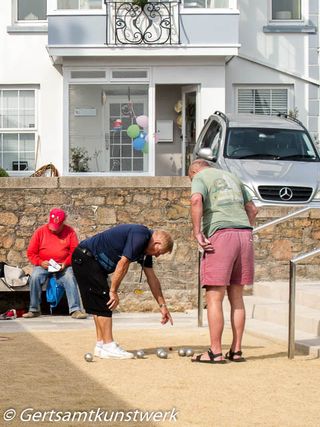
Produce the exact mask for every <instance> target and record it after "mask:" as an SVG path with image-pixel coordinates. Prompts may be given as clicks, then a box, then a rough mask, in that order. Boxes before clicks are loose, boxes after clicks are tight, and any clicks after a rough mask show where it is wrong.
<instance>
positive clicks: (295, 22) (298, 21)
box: [268, 0, 307, 25]
mask: <svg viewBox="0 0 320 427" xmlns="http://www.w3.org/2000/svg"><path fill="white" fill-rule="evenodd" d="M299 1H300V14H301V17H300V19H273V18H272V3H273V0H269V5H268V6H269V7H268V9H269V13H268V15H269V24H271V25H299V24H304V22H305V20H306V19H305V17H306V15H307V2H306V1H305V0H299Z"/></svg>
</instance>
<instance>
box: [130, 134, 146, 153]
mask: <svg viewBox="0 0 320 427" xmlns="http://www.w3.org/2000/svg"><path fill="white" fill-rule="evenodd" d="M144 143H145V140H144V138H141V137H140V136H138V138H135V139H134V140H133V144H132V145H133V148H134V149H135V150H137V151H142V149H143V147H144Z"/></svg>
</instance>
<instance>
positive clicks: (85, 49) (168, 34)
mask: <svg viewBox="0 0 320 427" xmlns="http://www.w3.org/2000/svg"><path fill="white" fill-rule="evenodd" d="M136 1H137V0H136ZM140 1H141V0H140ZM180 1H182V3H181V2H180ZM183 1H184V3H183ZM220 1H222V0H220ZM223 1H224V4H228V5H229V6H230V7H229V8H222V7H213V6H212V5H215V4H218V3H217V0H215V2H214V0H198V1H196V2H194V1H193V0H173V1H162V2H155V1H151V2H148V3H146V4H145V5H141V3H140V2H139V4H137V3H136V2H124V1H123V2H112V1H107V0H105V9H104V10H102V9H101V10H99V11H88V12H87V13H86V12H85V11H81V12H79V11H74V10H73V11H53V12H51V13H50V14H49V15H48V51H49V54H50V56H51V57H52V58H55V57H63V56H79V55H80V56H105V55H108V56H119V55H121V56H126V55H127V56H132V55H133V54H134V55H148V56H163V55H175V56H189V55H196V56H197V55H202V56H212V55H217V56H218V55H219V56H227V55H237V54H238V49H239V46H240V45H239V11H238V9H236V8H235V7H231V6H232V5H235V6H236V1H235V0H223ZM210 2H211V3H210ZM209 3H210V4H211V6H210V5H209ZM209 6H210V7H209Z"/></svg>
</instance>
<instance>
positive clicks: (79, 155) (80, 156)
mask: <svg viewBox="0 0 320 427" xmlns="http://www.w3.org/2000/svg"><path fill="white" fill-rule="evenodd" d="M70 152H71V162H70V168H71V170H72V172H88V171H89V165H88V162H89V161H90V160H91V157H89V153H88V151H87V150H85V149H84V148H82V147H74V148H71V149H70Z"/></svg>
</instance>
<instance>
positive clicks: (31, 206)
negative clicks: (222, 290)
mask: <svg viewBox="0 0 320 427" xmlns="http://www.w3.org/2000/svg"><path fill="white" fill-rule="evenodd" d="M189 195H190V182H189V180H188V178H184V177H183V178H182V177H139V178H138V177H132V178H131V177H130V178H120V177H119V178H111V177H108V178H105V177H77V178H76V177H61V178H47V177H41V178H1V179H0V196H1V200H2V204H1V207H0V260H1V261H6V262H8V263H9V264H12V265H20V266H22V267H24V268H25V270H27V271H28V270H29V271H30V270H31V268H32V267H31V265H30V264H29V263H28V260H27V258H26V248H27V246H28V243H29V240H30V237H31V235H32V233H33V231H34V230H35V229H36V228H37V227H38V226H40V225H42V224H43V223H45V222H47V219H48V213H49V211H50V209H51V208H53V207H62V208H63V209H65V210H66V211H67V212H68V221H67V222H68V223H69V224H70V225H71V226H73V227H74V228H75V230H76V231H77V233H78V237H79V240H82V239H84V238H86V237H88V236H91V235H93V234H95V233H97V232H99V231H102V230H104V229H106V228H108V227H111V226H113V225H115V224H119V223H131V222H132V223H142V224H145V225H147V226H148V227H150V228H163V229H165V230H168V231H169V232H170V233H171V234H172V236H173V238H174V239H175V247H174V250H173V252H172V254H170V255H165V256H162V257H160V258H158V259H157V260H156V261H155V270H156V272H157V274H158V276H159V278H160V280H161V283H162V287H163V290H164V294H165V296H166V299H167V301H168V303H169V304H170V306H171V307H172V309H173V310H176V311H177V310H185V309H189V308H192V307H195V306H196V301H197V280H198V252H197V245H196V244H195V242H194V240H193V239H192V234H191V223H190V216H189ZM291 210H294V209H291ZM288 211H289V209H286V208H263V209H261V210H260V212H259V216H258V224H260V223H265V222H268V221H270V220H272V219H275V218H277V217H280V216H283V215H285V214H286V213H287V212H288ZM319 218H320V212H318V211H316V210H313V211H310V212H308V213H306V214H303V215H301V216H299V217H297V218H295V219H292V220H290V221H289V222H287V223H283V224H280V225H277V226H273V227H271V228H268V229H267V230H265V231H262V232H260V233H259V234H258V235H256V236H255V249H256V261H257V262H256V279H257V280H285V279H287V278H288V260H289V259H291V258H292V257H293V256H295V255H297V254H300V253H302V252H307V251H309V250H311V249H314V248H315V247H317V246H319V247H320V244H319V245H318V240H319V237H320V220H319ZM318 263H319V259H318V258H314V259H311V260H309V261H307V262H306V263H305V264H303V265H302V266H300V267H299V269H298V275H299V276H298V277H301V278H308V279H315V278H318V277H319V268H318ZM139 278H140V268H139V266H138V265H137V264H133V265H132V266H131V267H130V270H129V273H128V275H127V276H126V279H125V282H124V283H123V284H122V286H121V287H120V290H121V309H122V310H131V311H139V310H157V306H156V304H155V302H154V300H153V299H152V297H151V294H150V291H149V290H148V287H147V285H146V283H145V281H144V280H142V284H141V286H139ZM139 288H141V289H142V291H143V292H142V293H140V294H137V293H135V290H136V289H139Z"/></svg>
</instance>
